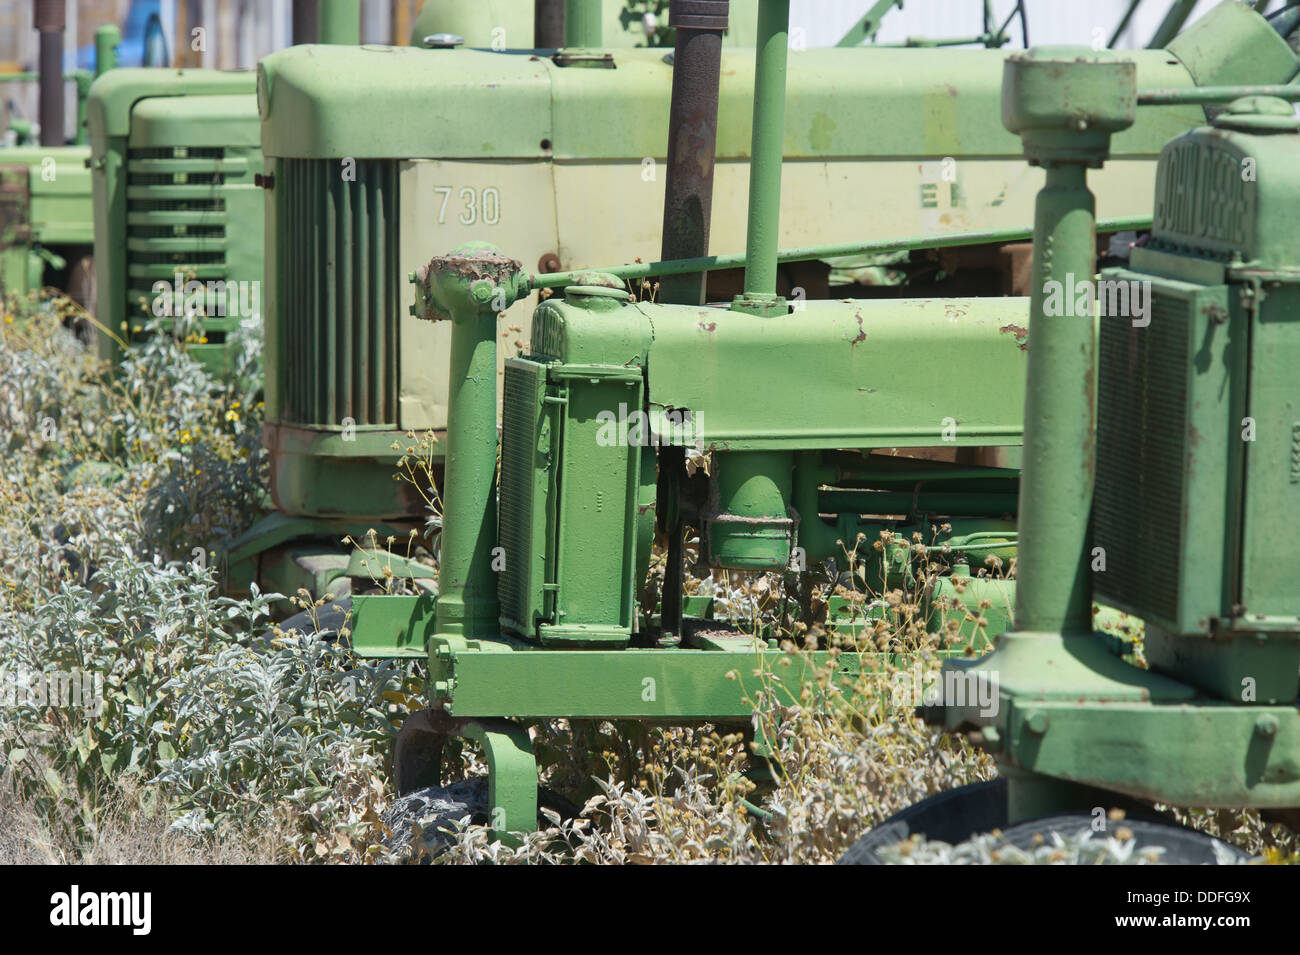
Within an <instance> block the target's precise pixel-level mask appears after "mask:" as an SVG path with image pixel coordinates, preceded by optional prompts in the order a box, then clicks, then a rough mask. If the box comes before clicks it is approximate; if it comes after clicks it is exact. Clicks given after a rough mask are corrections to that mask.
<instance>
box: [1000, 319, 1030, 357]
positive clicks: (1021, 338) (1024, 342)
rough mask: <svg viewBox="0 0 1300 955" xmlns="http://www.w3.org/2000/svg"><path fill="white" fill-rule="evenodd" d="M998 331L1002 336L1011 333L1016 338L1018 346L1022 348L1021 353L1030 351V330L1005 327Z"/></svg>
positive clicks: (1020, 327)
mask: <svg viewBox="0 0 1300 955" xmlns="http://www.w3.org/2000/svg"><path fill="white" fill-rule="evenodd" d="M998 331H1000V332H1002V334H1004V335H1005V334H1006V333H1007V332H1011V333H1012V334H1014V335H1015V336H1016V344H1017V345H1019V346H1020V350H1021V351H1028V350H1029V329H1027V328H1024V327H1023V326H1020V325H1003V326H1002V327H1001V328H999V329H998Z"/></svg>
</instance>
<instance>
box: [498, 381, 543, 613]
mask: <svg viewBox="0 0 1300 955" xmlns="http://www.w3.org/2000/svg"><path fill="white" fill-rule="evenodd" d="M545 374H546V371H545V367H544V366H542V365H538V364H534V363H532V362H526V361H511V362H508V363H507V365H506V374H505V388H504V403H503V408H502V413H501V435H502V438H501V489H500V495H499V504H498V507H499V519H498V527H499V532H498V533H499V538H500V544H501V546H502V547H504V548H505V553H506V555H507V558H506V567H505V571H504V572H503V573H502V574H501V577H500V582H499V584H498V587H497V590H498V593H497V598H498V600H499V602H500V606H501V624H502V626H504V627H506V628H507V629H509V630H515V631H518V632H519V633H521V634H523V635H524V636H532V631H533V628H534V614H535V613H541V612H542V601H543V595H544V589H543V584H544V579H543V578H544V559H545V552H546V544H545V541H544V540H541V541H539V540H535V539H534V536H535V533H538V532H540V534H541V535H544V534H545V526H546V525H545V517H544V515H540V516H541V518H542V521H541V523H540V524H539V523H538V517H539V514H538V511H537V508H538V507H539V505H544V503H545V502H544V501H539V500H537V499H536V498H537V495H536V490H537V481H538V476H539V468H538V463H539V462H538V460H537V458H538V451H539V449H538V441H539V439H540V437H541V435H540V434H539V429H540V425H541V422H542V414H543V411H542V403H541V399H542V397H543V396H544V394H545V384H546V383H545ZM541 473H542V479H543V480H545V472H544V471H543V472H541ZM539 557H540V558H541V560H539V559H538V558H539Z"/></svg>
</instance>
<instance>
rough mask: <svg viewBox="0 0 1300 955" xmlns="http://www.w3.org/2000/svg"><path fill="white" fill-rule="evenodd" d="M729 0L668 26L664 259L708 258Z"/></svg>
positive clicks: (685, 292) (664, 290) (662, 288)
mask: <svg viewBox="0 0 1300 955" xmlns="http://www.w3.org/2000/svg"><path fill="white" fill-rule="evenodd" d="M730 7H731V4H730V2H729V0H672V5H671V6H670V7H669V13H668V16H669V22H670V23H671V24H672V25H673V27H674V28H675V29H676V30H677V45H676V47H675V48H674V50H673V91H672V105H671V106H670V107H669V113H668V172H667V181H666V182H665V183H664V226H663V245H662V250H663V254H662V256H661V258H662V259H663V260H665V261H667V260H669V259H693V258H697V257H699V256H702V255H708V253H709V222H710V219H711V217H712V212H713V166H714V161H715V160H716V158H717V152H718V83H719V79H720V77H721V74H722V31H723V30H725V29H726V28H727V19H728V15H729V12H730ZM705 278H706V273H704V272H687V273H684V274H682V275H666V276H663V277H661V278H660V280H659V296H658V300H659V301H660V302H668V303H671V304H674V305H702V304H703V303H704V286H705ZM684 534H685V528H684V527H683V526H682V524H681V523H680V522H678V523H677V524H675V525H674V526H672V527H669V528H668V553H667V555H666V557H667V566H666V568H665V570H664V588H663V595H662V597H663V599H662V614H661V619H662V621H663V633H664V638H665V639H666V640H667V641H669V642H672V641H674V640H676V638H677V637H678V636H679V635H680V633H681V621H682V564H683V558H684V549H683V542H682V537H683V535H684Z"/></svg>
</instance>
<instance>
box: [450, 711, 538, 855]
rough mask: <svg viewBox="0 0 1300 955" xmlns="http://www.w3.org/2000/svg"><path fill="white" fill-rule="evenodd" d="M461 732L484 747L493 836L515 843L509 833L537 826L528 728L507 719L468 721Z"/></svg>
mask: <svg viewBox="0 0 1300 955" xmlns="http://www.w3.org/2000/svg"><path fill="white" fill-rule="evenodd" d="M462 733H463V734H464V736H465V738H466V739H470V740H473V741H474V742H476V743H478V744H479V745H480V746H481V747H482V748H483V757H484V759H485V760H486V762H487V765H488V806H489V807H490V808H489V810H488V824H489V825H490V826H491V832H492V836H493V838H495V839H499V840H501V841H502V842H504V843H506V844H507V845H511V844H518V840H517V839H516V838H515V837H513V836H511V835H510V833H512V832H527V831H531V830H532V829H533V828H534V827H535V826H536V825H537V758H536V757H535V756H534V755H533V742H532V738H531V737H530V736H529V735H528V730H527V729H526V728H525V727H523V726H520V725H518V724H516V723H511V722H510V721H508V720H492V719H488V720H471V721H470V722H469V723H467V724H465V726H464V728H463V730H462Z"/></svg>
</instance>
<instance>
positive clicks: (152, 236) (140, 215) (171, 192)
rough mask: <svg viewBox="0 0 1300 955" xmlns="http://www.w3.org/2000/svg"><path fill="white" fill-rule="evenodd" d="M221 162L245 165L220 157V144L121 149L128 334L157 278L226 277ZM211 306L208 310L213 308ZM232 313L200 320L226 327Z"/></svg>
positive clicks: (234, 168) (235, 167) (233, 167)
mask: <svg viewBox="0 0 1300 955" xmlns="http://www.w3.org/2000/svg"><path fill="white" fill-rule="evenodd" d="M227 167H230V168H229V171H230V172H233V173H235V174H241V173H243V172H245V171H246V167H247V164H246V163H245V162H244V161H243V160H242V159H241V160H239V161H238V163H234V162H231V161H228V160H227V159H226V154H225V150H224V149H222V148H220V147H205V148H197V147H190V148H185V147H180V146H176V147H170V146H169V147H159V148H134V149H128V150H127V159H126V185H127V189H126V243H125V249H124V253H125V259H126V275H127V281H126V316H127V332H128V336H129V335H130V333H131V331H132V330H133V329H134V328H135V327H136V326H137V325H139V324H141V319H142V318H143V317H144V316H143V313H142V311H141V301H142V300H143V302H144V308H145V309H148V310H150V311H152V309H153V299H154V295H155V293H154V291H153V284H154V282H156V281H164V282H167V283H169V284H171V283H173V282H174V278H175V275H176V274H177V273H178V272H179V273H181V274H182V275H183V276H184V281H189V280H190V279H191V278H193V279H195V280H198V281H203V282H207V281H209V280H210V281H214V282H221V281H225V280H226V279H227V263H226V225H227V220H226V198H225V196H224V194H223V189H222V186H223V184H224V181H225V175H226V172H227ZM213 311H215V310H213ZM237 320H238V319H237V318H233V317H224V318H221V317H217V316H216V315H215V314H210V316H209V318H208V319H207V320H206V322H205V324H207V325H208V326H209V327H211V328H212V329H214V330H222V331H225V330H229V328H231V327H233V325H234V323H235V322H236V321H237Z"/></svg>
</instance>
